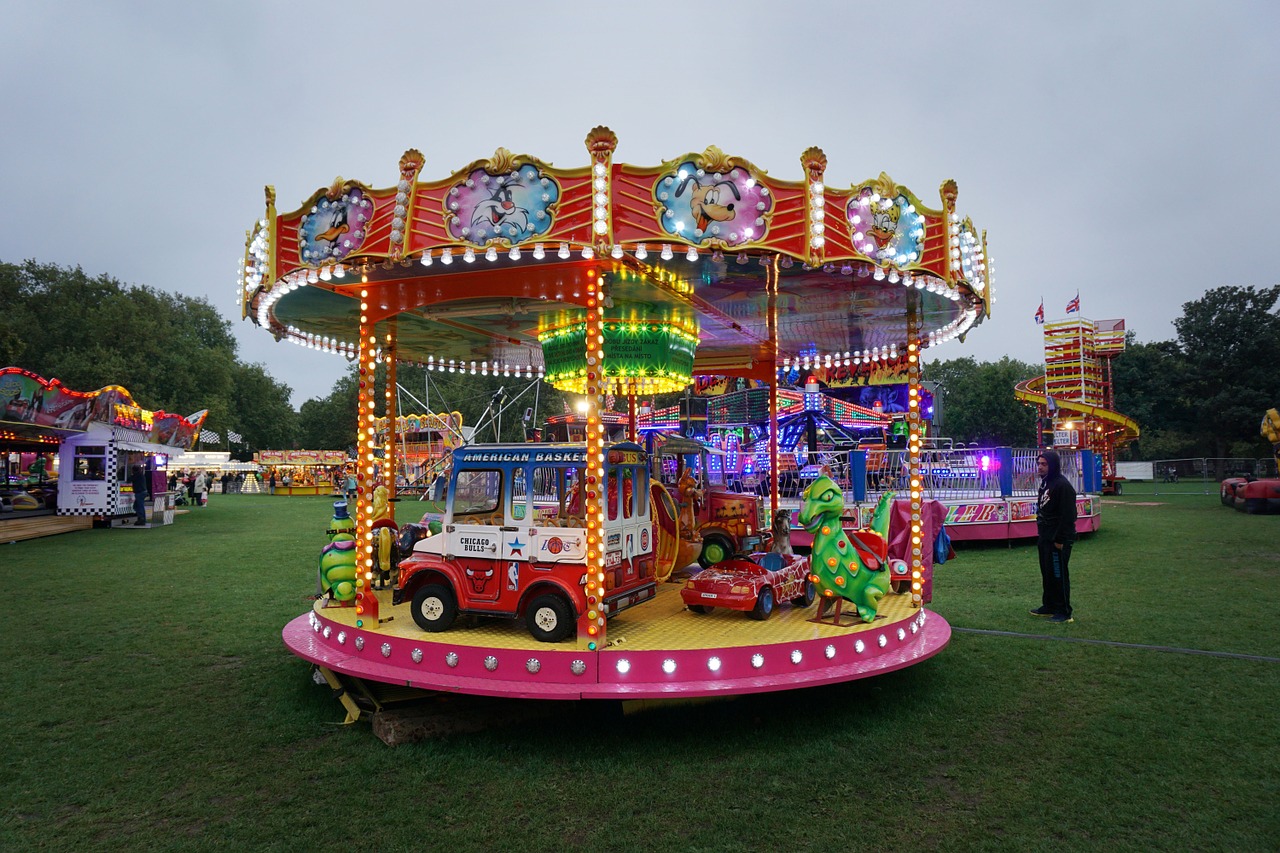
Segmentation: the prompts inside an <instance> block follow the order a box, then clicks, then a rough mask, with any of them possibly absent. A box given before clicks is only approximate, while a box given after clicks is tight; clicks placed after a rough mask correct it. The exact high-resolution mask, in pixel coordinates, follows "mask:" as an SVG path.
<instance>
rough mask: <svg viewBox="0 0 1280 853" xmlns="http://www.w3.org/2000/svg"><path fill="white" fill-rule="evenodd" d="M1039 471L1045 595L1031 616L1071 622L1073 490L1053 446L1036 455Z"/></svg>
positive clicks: (1038, 541)
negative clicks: (1052, 448)
mask: <svg viewBox="0 0 1280 853" xmlns="http://www.w3.org/2000/svg"><path fill="white" fill-rule="evenodd" d="M1036 470H1037V472H1038V473H1039V474H1040V494H1039V496H1038V498H1037V501H1036V531H1037V533H1038V534H1039V535H1038V536H1037V538H1036V545H1037V546H1038V548H1039V551H1040V577H1041V580H1042V581H1043V582H1044V597H1043V598H1042V599H1041V603H1040V606H1039V607H1037V608H1036V609H1034V610H1032V611H1031V615H1032V616H1047V617H1049V621H1050V622H1073V621H1075V620H1074V619H1072V618H1071V578H1070V575H1068V574H1067V564H1068V563H1069V562H1070V561H1071V543H1072V542H1075V541H1076V490H1075V488H1074V487H1073V486H1072V485H1071V481H1070V480H1068V479H1067V478H1066V477H1064V476H1062V460H1061V459H1059V458H1058V454H1057V452H1056V451H1053V450H1046V451H1044V452H1043V453H1041V454H1040V455H1039V456H1038V457H1037V458H1036Z"/></svg>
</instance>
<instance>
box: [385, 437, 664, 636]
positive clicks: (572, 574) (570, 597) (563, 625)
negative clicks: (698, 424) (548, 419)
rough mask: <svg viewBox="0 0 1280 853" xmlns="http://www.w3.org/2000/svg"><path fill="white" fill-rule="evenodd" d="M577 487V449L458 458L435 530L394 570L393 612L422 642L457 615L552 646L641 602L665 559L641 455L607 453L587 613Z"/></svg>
mask: <svg viewBox="0 0 1280 853" xmlns="http://www.w3.org/2000/svg"><path fill="white" fill-rule="evenodd" d="M585 477H586V446H585V445H580V444H502V445H472V446H467V447H461V448H458V449H457V450H455V451H454V452H453V474H452V477H451V478H450V480H449V490H448V494H447V497H446V500H445V504H446V506H445V514H444V520H443V523H442V526H441V530H440V532H439V533H436V534H435V535H432V536H428V537H426V538H424V539H421V540H420V541H417V542H416V543H414V544H413V545H412V548H413V550H412V552H411V553H410V554H409V555H408V556H406V557H405V558H404V559H403V560H402V561H401V562H400V577H399V585H398V586H397V587H396V589H395V591H394V594H393V597H392V601H393V603H395V604H400V603H402V602H409V603H410V606H411V608H412V610H411V612H412V614H413V619H414V621H415V622H417V623H418V626H419V627H420V628H422V629H423V630H424V631H430V632H433V633H434V632H440V631H447V630H448V629H449V628H450V627H451V626H452V625H453V623H454V620H455V619H456V618H457V616H458V614H460V613H471V614H479V615H486V616H505V617H508V618H513V619H514V618H521V617H523V618H524V620H525V624H526V626H527V627H528V629H529V633H530V634H532V635H533V636H534V637H535V638H536V639H538V640H541V641H543V642H558V641H560V640H563V639H565V638H566V637H569V636H571V635H572V634H573V633H574V631H575V629H576V627H577V620H578V618H579V616H581V615H582V614H583V612H584V611H588V610H591V609H598V610H599V611H600V612H601V613H602V614H603V615H604V616H605V617H606V618H608V617H612V616H613V615H615V614H616V613H618V612H619V611H621V610H624V609H626V608H628V607H632V606H634V605H636V604H640V603H643V602H645V601H649V600H650V599H652V598H653V597H654V594H655V590H656V586H657V584H656V582H655V580H654V571H655V568H656V567H657V566H658V565H659V562H660V561H661V560H663V559H664V558H665V559H667V560H669V559H670V558H671V557H672V556H673V550H674V549H673V542H671V541H670V540H672V536H671V534H670V533H669V532H667V531H664V530H662V529H660V528H659V527H658V526H657V525H656V524H655V522H654V520H653V517H652V507H653V502H652V501H651V500H650V488H649V469H648V457H647V455H646V454H645V452H644V449H643V448H641V447H640V446H639V445H636V444H627V443H620V444H615V445H612V446H610V447H609V448H608V449H607V450H606V462H605V488H604V496H603V500H602V503H603V504H604V509H605V523H604V528H603V530H602V531H601V540H602V544H603V546H604V564H605V584H604V593H603V595H602V596H601V598H600V600H599V601H598V602H597V601H596V600H595V598H594V594H593V595H592V596H590V597H589V596H588V595H587V592H586V583H587V565H586V563H587V536H588V532H587V524H586V521H585V519H584V515H583V513H584V510H585V507H584V504H583V500H582V491H583V489H582V486H583V481H584V479H585ZM666 571H668V572H669V571H670V566H666Z"/></svg>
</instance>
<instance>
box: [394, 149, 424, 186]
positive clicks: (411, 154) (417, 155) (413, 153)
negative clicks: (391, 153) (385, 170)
mask: <svg viewBox="0 0 1280 853" xmlns="http://www.w3.org/2000/svg"><path fill="white" fill-rule="evenodd" d="M426 162H427V159H426V158H425V157H423V156H422V152H421V151H419V150H418V149H417V148H410V149H409V150H408V151H406V152H404V154H402V155H401V156H400V177H401V178H403V179H404V180H406V181H414V180H416V179H417V177H418V172H420V171H422V165H423V164H424V163H426Z"/></svg>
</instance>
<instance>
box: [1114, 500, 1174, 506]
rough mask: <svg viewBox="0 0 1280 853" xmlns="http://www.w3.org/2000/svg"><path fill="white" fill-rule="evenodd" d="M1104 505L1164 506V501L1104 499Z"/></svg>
mask: <svg viewBox="0 0 1280 853" xmlns="http://www.w3.org/2000/svg"><path fill="white" fill-rule="evenodd" d="M1102 503H1103V505H1104V506H1164V501H1103V502H1102Z"/></svg>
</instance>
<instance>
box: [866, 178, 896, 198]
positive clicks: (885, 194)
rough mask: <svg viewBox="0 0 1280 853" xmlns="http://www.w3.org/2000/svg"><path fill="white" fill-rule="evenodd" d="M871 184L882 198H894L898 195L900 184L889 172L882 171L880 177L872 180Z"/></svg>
mask: <svg viewBox="0 0 1280 853" xmlns="http://www.w3.org/2000/svg"><path fill="white" fill-rule="evenodd" d="M871 186H872V188H873V189H875V191H876V192H877V193H879V194H880V198H894V197H896V196H897V195H898V185H897V184H896V183H894V180H893V178H891V177H889V175H888V173H887V172H881V173H880V177H878V178H876V179H875V180H874V181H872V182H871Z"/></svg>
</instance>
